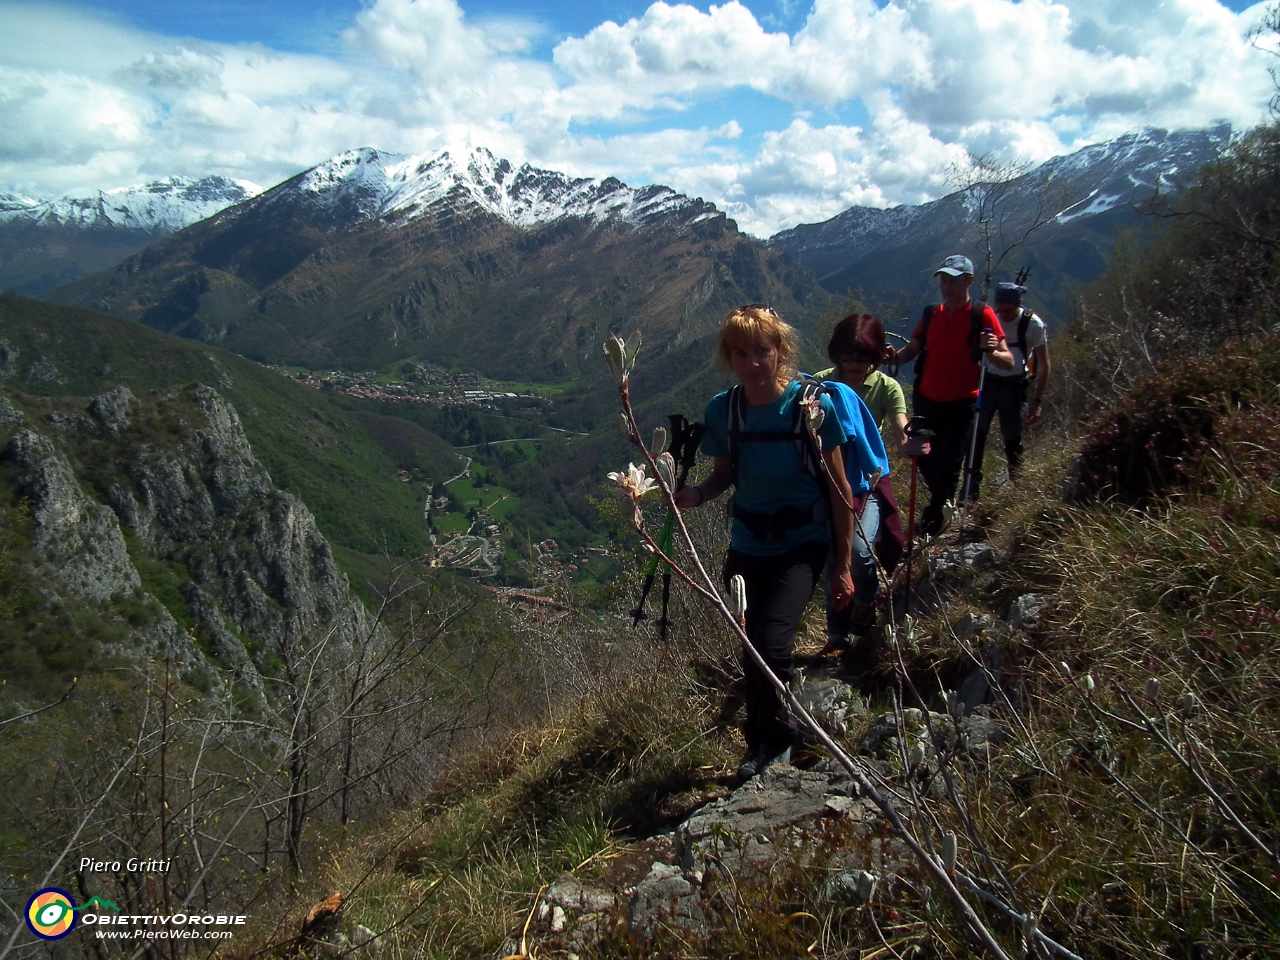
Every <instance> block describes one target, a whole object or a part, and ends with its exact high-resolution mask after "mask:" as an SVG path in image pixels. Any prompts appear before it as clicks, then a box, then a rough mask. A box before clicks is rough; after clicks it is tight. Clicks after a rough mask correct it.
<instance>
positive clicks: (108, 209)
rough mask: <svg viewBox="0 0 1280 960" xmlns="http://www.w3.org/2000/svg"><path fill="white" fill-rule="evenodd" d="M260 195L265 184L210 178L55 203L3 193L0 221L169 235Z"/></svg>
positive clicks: (104, 192)
mask: <svg viewBox="0 0 1280 960" xmlns="http://www.w3.org/2000/svg"><path fill="white" fill-rule="evenodd" d="M261 192H262V188H261V187H260V186H258V185H257V184H256V183H250V182H249V181H247V180H232V179H229V178H227V177H217V176H211V177H201V178H199V179H196V178H194V177H166V178H164V179H163V180H153V181H151V182H150V183H140V184H134V185H133V186H129V187H118V188H116V189H114V190H99V191H98V192H97V193H95V194H90V195H87V196H75V195H68V196H64V197H58V198H57V199H56V200H43V201H41V200H33V199H31V198H30V197H21V196H16V195H14V194H0V222H16V221H21V222H30V223H35V224H40V225H44V226H59V225H62V226H72V227H81V228H88V229H95V228H116V229H124V230H145V231H148V232H150V233H170V232H172V231H174V230H181V229H182V228H183V227H187V226H190V225H191V224H193V223H197V222H198V221H200V220H204V219H207V218H208V217H211V216H213V215H214V214H215V213H218V212H219V211H221V210H225V209H226V208H227V207H230V206H233V205H235V204H237V203H241V202H242V201H244V200H248V199H249V198H250V197H254V196H257V195H258V194H259V193H261Z"/></svg>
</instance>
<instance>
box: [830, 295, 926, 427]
mask: <svg viewBox="0 0 1280 960" xmlns="http://www.w3.org/2000/svg"><path fill="white" fill-rule="evenodd" d="M887 352H888V348H887V347H886V345H885V337H884V324H882V323H881V322H880V320H879V319H878V318H877V317H875V316H873V315H871V314H869V313H854V314H850V315H849V316H847V317H845V318H844V319H843V320H841V321H840V322H839V323H837V324H836V327H835V329H834V330H833V331H831V342H830V343H828V344H827V356H829V357H830V358H831V362H832V363H834V364H835V366H834V367H829V368H827V369H826V370H822V371H819V373H818V374H817V376H818V379H819V380H839V381H840V382H841V383H847V384H848V385H849V386H851V387H853V389H854V390H855V391H856V392H857V394H858V396H860V397H861V398H862V402H863V403H865V404H866V405H867V409H869V410H870V411H871V416H872V417H873V418H874V419H875V421H876V423H878V424H880V432H881V434H882V435H883V436H884V438H885V440H886V442H888V441H892V443H893V445H894V446H895V447H896V448H897V449H898V450H899V451H900V450H901V449H902V445H903V444H904V443H906V442H907V401H906V397H905V396H903V393H902V384H900V383H898V381H897V380H894V379H893V378H892V377H890V376H887V375H886V374H884V373H881V372H880V369H879V367H880V364H882V363H884V362H885V354H886V353H887ZM886 445H887V444H886Z"/></svg>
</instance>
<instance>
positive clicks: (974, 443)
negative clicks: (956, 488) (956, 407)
mask: <svg viewBox="0 0 1280 960" xmlns="http://www.w3.org/2000/svg"><path fill="white" fill-rule="evenodd" d="M982 332H983V333H984V334H986V333H990V332H991V328H990V327H983V328H982ZM980 356H981V360H980V361H979V364H978V399H977V402H976V403H975V404H974V409H973V427H972V429H971V431H970V433H969V459H968V462H967V463H966V464H965V468H964V486H963V487H962V488H961V490H960V510H961V511H962V513H961V515H960V517H961V519H960V527H961V529H963V528H964V521H965V517H966V516H967V515H968V512H969V488H970V483H971V481H972V480H973V467H974V463H973V455H974V452H975V451H976V450H977V449H978V420H979V418H981V416H982V388H983V387H984V386H985V385H986V380H987V358H986V355H985V354H980Z"/></svg>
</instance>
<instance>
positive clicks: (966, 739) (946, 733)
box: [862, 707, 1009, 764]
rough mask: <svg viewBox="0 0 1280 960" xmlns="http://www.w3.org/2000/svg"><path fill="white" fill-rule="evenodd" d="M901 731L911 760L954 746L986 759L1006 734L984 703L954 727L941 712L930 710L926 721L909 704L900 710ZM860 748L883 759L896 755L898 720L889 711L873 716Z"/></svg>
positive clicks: (920, 760) (918, 760)
mask: <svg viewBox="0 0 1280 960" xmlns="http://www.w3.org/2000/svg"><path fill="white" fill-rule="evenodd" d="M930 728H932V733H933V736H932V738H931V737H930ZM902 733H903V734H904V735H905V737H906V753H907V757H908V759H909V760H911V762H912V763H913V764H914V763H924V762H926V761H929V762H933V761H934V760H936V758H937V756H938V753H939V751H941V752H943V753H944V754H945V753H949V752H951V751H952V750H953V749H956V748H958V749H959V752H960V753H962V754H965V755H968V756H970V757H973V758H974V759H979V760H985V759H989V758H990V757H991V755H992V753H993V752H994V751H995V749H996V747H998V746H999V745H1000V744H1001V743H1003V742H1005V740H1007V739H1008V737H1009V731H1008V730H1007V729H1006V728H1005V726H1004V725H1003V724H1001V723H999V722H998V721H996V720H993V719H992V718H991V716H990V711H989V710H988V708H986V707H977V708H976V709H975V710H974V712H973V713H971V714H969V715H968V716H967V717H964V718H963V719H962V720H961V721H960V725H959V728H958V730H957V726H956V722H955V720H953V719H952V718H951V717H949V716H948V715H946V714H945V713H933V712H932V711H930V713H929V716H928V721H927V722H926V720H925V714H924V711H923V710H920V709H918V708H916V707H909V708H907V709H906V710H903V711H902ZM957 736H958V737H959V740H958V741H957ZM862 749H863V750H865V751H866V752H867V753H869V754H871V755H872V756H876V757H879V758H881V759H886V760H892V759H894V758H897V757H899V756H900V750H899V735H898V722H897V720H896V718H895V717H894V715H893V714H892V713H886V714H883V715H881V716H880V717H878V718H877V719H876V722H875V723H874V724H872V726H871V729H870V730H868V731H867V733H866V736H864V737H863V738H862Z"/></svg>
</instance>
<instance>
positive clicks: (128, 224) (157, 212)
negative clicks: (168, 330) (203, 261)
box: [0, 177, 262, 294]
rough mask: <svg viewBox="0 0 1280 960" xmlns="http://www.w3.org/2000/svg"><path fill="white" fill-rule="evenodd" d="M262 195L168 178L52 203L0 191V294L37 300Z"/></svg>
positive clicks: (215, 180)
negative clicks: (12, 293) (14, 293)
mask: <svg viewBox="0 0 1280 960" xmlns="http://www.w3.org/2000/svg"><path fill="white" fill-rule="evenodd" d="M261 192H262V188H261V187H259V186H258V185H257V184H255V183H249V182H248V181H247V180H229V179H228V178H226V177H202V178H200V179H198V180H197V179H194V178H191V177H166V178H165V179H163V180H154V181H152V182H150V183H142V184H137V185H135V186H131V187H121V188H119V189H116V190H103V191H98V192H96V193H93V194H89V195H85V196H77V195H68V196H64V197H58V198H57V199H55V200H34V199H32V198H31V197H23V196H18V195H16V194H12V193H0V289H7V290H15V291H17V292H19V293H26V294H38V293H43V292H44V291H45V290H48V289H49V288H51V287H54V286H57V285H58V284H60V283H66V282H68V281H70V280H75V279H77V278H78V277H82V276H84V275H85V274H87V273H94V272H96V271H98V270H105V269H106V268H108V267H113V266H115V265H116V264H117V263H119V262H120V261H121V260H123V259H124V258H125V257H127V256H129V254H131V253H136V252H137V251H139V250H141V249H143V248H144V247H147V246H149V245H150V244H152V243H154V242H155V241H156V240H159V239H160V238H161V237H163V236H166V235H168V234H170V233H173V232H174V231H175V230H181V229H182V228H183V227H188V226H190V225H191V224H193V223H198V222H199V221H201V220H204V219H206V218H208V217H211V216H213V215H214V214H215V213H218V212H219V211H220V210H225V209H226V208H227V207H229V206H233V205H234V204H237V203H240V202H241V201H242V200H247V199H248V198H250V197H253V196H256V195H257V194H259V193H261Z"/></svg>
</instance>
